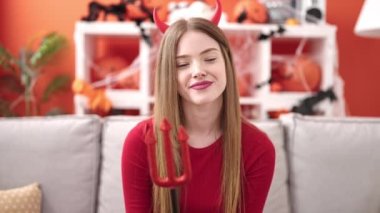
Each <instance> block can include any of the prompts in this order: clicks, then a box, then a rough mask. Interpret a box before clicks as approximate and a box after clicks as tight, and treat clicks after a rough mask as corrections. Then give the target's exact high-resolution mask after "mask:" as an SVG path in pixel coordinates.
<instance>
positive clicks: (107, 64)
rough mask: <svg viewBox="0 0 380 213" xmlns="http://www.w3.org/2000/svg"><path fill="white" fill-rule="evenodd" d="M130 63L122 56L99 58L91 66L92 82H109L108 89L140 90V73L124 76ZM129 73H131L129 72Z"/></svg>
mask: <svg viewBox="0 0 380 213" xmlns="http://www.w3.org/2000/svg"><path fill="white" fill-rule="evenodd" d="M129 65H130V63H129V62H128V61H126V60H125V59H124V58H122V57H120V56H106V57H101V58H98V59H96V60H95V61H94V63H93V65H92V66H91V75H90V77H91V82H95V84H97V83H96V82H98V81H102V80H105V81H108V85H106V86H107V87H108V88H112V89H138V88H139V79H140V72H136V71H134V72H133V73H132V74H130V75H127V76H123V75H124V74H122V73H123V72H125V71H126V70H128V66H129ZM127 72H129V71H127Z"/></svg>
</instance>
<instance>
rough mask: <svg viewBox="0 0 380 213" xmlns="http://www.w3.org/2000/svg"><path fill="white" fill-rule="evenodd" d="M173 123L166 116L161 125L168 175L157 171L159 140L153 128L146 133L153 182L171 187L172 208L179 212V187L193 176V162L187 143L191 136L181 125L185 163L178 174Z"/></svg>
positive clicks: (180, 141) (180, 132)
mask: <svg viewBox="0 0 380 213" xmlns="http://www.w3.org/2000/svg"><path fill="white" fill-rule="evenodd" d="M171 128H172V127H171V124H170V123H169V121H168V120H167V119H166V118H165V119H164V120H163V121H162V122H161V125H160V130H161V131H162V133H163V138H164V141H163V144H162V146H163V149H164V150H165V158H166V160H165V162H166V170H167V174H168V176H167V177H160V176H159V174H158V171H157V159H156V146H157V141H156V139H155V137H154V135H153V130H152V129H150V130H149V131H148V132H147V133H146V138H145V143H146V146H147V152H148V162H149V172H150V176H151V178H152V180H153V183H154V184H156V185H157V186H161V187H166V188H170V195H171V198H172V199H171V200H172V209H173V212H175V213H179V201H178V196H177V188H178V187H180V186H182V185H184V184H186V183H187V182H188V181H189V180H190V178H191V173H192V171H191V162H190V154H189V146H188V144H187V140H188V139H189V136H188V135H187V133H186V131H185V128H183V127H182V126H180V128H179V130H178V137H177V138H178V142H179V146H180V150H181V155H180V156H181V162H182V163H183V166H182V168H183V172H182V174H181V175H180V176H177V175H176V169H175V162H174V156H173V152H172V150H173V148H172V146H175V145H174V144H173V142H172V141H171V140H170V131H171Z"/></svg>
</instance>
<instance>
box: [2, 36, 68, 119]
mask: <svg viewBox="0 0 380 213" xmlns="http://www.w3.org/2000/svg"><path fill="white" fill-rule="evenodd" d="M65 43H66V39H65V37H64V36H62V35H60V34H58V33H55V32H52V33H49V34H47V35H45V36H43V38H42V39H41V40H40V42H39V44H38V45H37V47H35V48H32V47H28V48H21V50H20V53H19V56H18V57H14V56H13V55H12V54H10V53H9V51H7V50H6V48H5V47H4V46H3V45H2V44H0V116H5V117H9V116H21V115H22V114H23V115H25V116H33V115H40V114H39V111H40V110H39V108H40V105H41V104H43V103H46V102H48V101H49V99H50V97H51V96H52V95H54V94H56V93H57V92H58V91H61V90H63V89H65V88H68V87H67V86H68V85H69V83H70V78H69V77H68V76H67V75H56V76H54V78H53V79H52V80H51V81H50V82H49V83H48V84H47V86H46V88H44V91H43V94H42V95H41V97H38V98H37V97H36V95H35V86H36V84H37V83H38V80H39V78H40V76H41V75H42V74H43V71H42V68H43V67H44V66H45V65H47V64H48V63H49V62H51V59H52V58H53V57H54V56H55V55H57V53H58V52H59V51H60V50H61V49H62V48H63V47H64V46H65ZM19 105H23V106H24V110H23V111H24V112H23V113H17V112H16V111H17V110H15V108H16V107H17V106H19ZM62 112H63V111H62V110H60V109H59V108H54V109H53V110H51V111H50V112H48V114H60V113H62Z"/></svg>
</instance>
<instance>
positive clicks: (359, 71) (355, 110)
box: [0, 0, 380, 116]
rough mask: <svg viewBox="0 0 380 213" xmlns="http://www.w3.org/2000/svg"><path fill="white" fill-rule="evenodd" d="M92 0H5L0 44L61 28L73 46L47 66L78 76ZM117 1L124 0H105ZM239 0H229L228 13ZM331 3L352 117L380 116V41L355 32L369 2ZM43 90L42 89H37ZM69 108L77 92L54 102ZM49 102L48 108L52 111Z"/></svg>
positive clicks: (12, 46) (0, 4) (13, 44)
mask: <svg viewBox="0 0 380 213" xmlns="http://www.w3.org/2000/svg"><path fill="white" fill-rule="evenodd" d="M88 2H90V1H89V0H86V1H75V0H66V1H58V0H34V1H24V0H12V1H0V43H2V44H4V45H5V46H6V47H7V48H8V50H10V51H11V52H12V53H14V54H16V53H17V51H18V50H19V48H20V47H22V46H23V45H24V44H26V43H27V42H28V41H29V40H30V39H32V38H33V37H35V36H38V35H41V33H43V32H50V31H57V32H60V33H62V34H64V35H65V36H66V37H67V38H69V45H68V47H67V48H66V50H65V52H64V53H62V54H61V55H62V56H63V57H61V59H60V60H59V61H58V62H57V64H56V65H55V66H54V67H50V68H48V69H47V73H48V75H47V76H46V77H44V79H42V81H44V80H45V81H46V79H48V78H51V76H53V74H55V73H63V72H65V73H68V74H69V75H70V76H71V77H72V78H73V77H74V44H73V36H72V35H73V31H74V23H75V22H76V21H77V20H79V19H80V17H81V16H83V15H85V14H87V4H88ZM100 2H103V3H115V2H118V0H112V1H111V0H109V1H106V0H103V1H100ZM234 2H236V1H232V0H229V1H224V2H223V5H224V8H226V11H227V12H231V11H232V7H233V4H234ZM326 2H327V21H328V22H329V23H331V24H334V25H337V26H338V47H339V62H340V64H339V65H340V68H339V71H340V74H341V75H342V77H343V79H344V80H345V97H346V101H347V105H348V109H349V112H350V114H351V115H356V116H380V92H379V90H380V85H379V82H377V81H378V80H380V59H379V55H380V39H365V38H360V37H357V36H355V35H354V34H353V28H354V25H355V22H356V19H357V16H358V14H359V11H360V8H361V5H362V3H363V0H356V1H345V0H335V1H326ZM37 89H39V90H41V89H40V88H37ZM52 105H59V106H61V107H62V108H64V109H65V110H66V111H67V112H70V113H72V112H73V101H72V94H71V92H66V93H64V94H62V95H61V96H59V98H56V99H53V100H52ZM46 109H47V106H45V108H43V109H42V110H43V111H46Z"/></svg>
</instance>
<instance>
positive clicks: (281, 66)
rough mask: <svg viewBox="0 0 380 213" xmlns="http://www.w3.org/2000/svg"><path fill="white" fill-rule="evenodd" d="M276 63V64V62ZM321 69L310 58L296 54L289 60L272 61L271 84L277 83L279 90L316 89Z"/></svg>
mask: <svg viewBox="0 0 380 213" xmlns="http://www.w3.org/2000/svg"><path fill="white" fill-rule="evenodd" d="M276 63H277V64H276ZM321 77H322V70H321V68H320V66H319V64H317V63H316V62H315V61H314V60H313V59H312V58H310V57H309V56H306V55H300V56H296V57H295V58H294V59H292V60H290V61H286V62H285V63H284V62H274V64H273V68H272V78H273V79H272V82H271V83H272V86H273V84H278V85H276V86H278V87H279V88H280V90H281V91H299V92H301V91H314V92H315V91H318V90H319V85H320V83H321Z"/></svg>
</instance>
